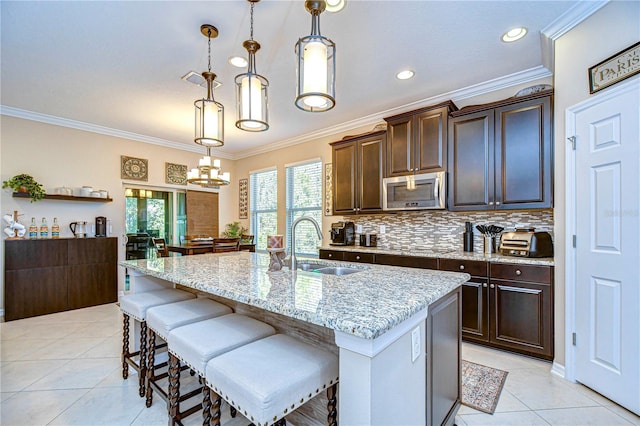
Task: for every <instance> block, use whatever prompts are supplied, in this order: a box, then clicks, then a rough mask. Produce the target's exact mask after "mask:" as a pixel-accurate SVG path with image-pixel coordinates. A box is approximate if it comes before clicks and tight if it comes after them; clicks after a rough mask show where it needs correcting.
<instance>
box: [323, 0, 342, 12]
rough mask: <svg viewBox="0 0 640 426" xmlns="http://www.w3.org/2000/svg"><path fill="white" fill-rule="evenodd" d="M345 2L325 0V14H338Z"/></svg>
mask: <svg viewBox="0 0 640 426" xmlns="http://www.w3.org/2000/svg"><path fill="white" fill-rule="evenodd" d="M345 3H346V0H326V5H327V6H326V11H327V12H334V13H335V12H340V11H341V10H342V9H344V5H345Z"/></svg>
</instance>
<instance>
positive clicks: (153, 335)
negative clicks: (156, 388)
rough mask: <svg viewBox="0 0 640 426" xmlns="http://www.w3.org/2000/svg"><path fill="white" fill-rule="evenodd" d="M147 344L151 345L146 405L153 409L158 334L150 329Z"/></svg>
mask: <svg viewBox="0 0 640 426" xmlns="http://www.w3.org/2000/svg"><path fill="white" fill-rule="evenodd" d="M148 330H149V331H148V333H147V342H148V344H149V348H148V349H147V350H148V351H149V356H148V357H147V383H146V395H147V400H146V401H145V404H146V406H147V407H151V404H153V389H152V387H151V385H150V383H151V382H152V381H153V377H154V375H155V369H154V365H156V333H155V332H154V331H153V330H152V329H150V328H149V329H148Z"/></svg>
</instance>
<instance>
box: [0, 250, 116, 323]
mask: <svg viewBox="0 0 640 426" xmlns="http://www.w3.org/2000/svg"><path fill="white" fill-rule="evenodd" d="M117 242H118V239H117V238H115V237H109V238H84V239H71V238H69V239H67V238H61V239H55V240H54V239H51V240H5V273H4V305H5V314H4V318H5V320H6V321H11V320H16V319H20V318H28V317H33V316H37V315H44V314H50V313H54V312H60V311H66V310H70V309H77V308H84V307H88V306H94V305H101V304H103V303H113V302H115V301H117V299H118V278H117V257H118V246H117V244H118V243H117Z"/></svg>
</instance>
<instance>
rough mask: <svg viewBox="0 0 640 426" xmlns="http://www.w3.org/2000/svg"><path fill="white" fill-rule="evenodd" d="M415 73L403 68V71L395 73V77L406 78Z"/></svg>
mask: <svg viewBox="0 0 640 426" xmlns="http://www.w3.org/2000/svg"><path fill="white" fill-rule="evenodd" d="M415 74H416V73H414V72H413V71H411V70H403V71H400V72H399V73H398V74H396V78H397V79H398V80H408V79H410V78H411V77H413V76H414V75H415Z"/></svg>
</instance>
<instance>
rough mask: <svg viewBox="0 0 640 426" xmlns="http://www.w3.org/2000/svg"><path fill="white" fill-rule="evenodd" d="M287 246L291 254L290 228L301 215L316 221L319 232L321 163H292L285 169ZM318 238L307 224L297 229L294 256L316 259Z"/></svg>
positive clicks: (300, 225)
mask: <svg viewBox="0 0 640 426" xmlns="http://www.w3.org/2000/svg"><path fill="white" fill-rule="evenodd" d="M286 191H287V205H286V211H287V230H286V245H287V249H288V252H289V253H290V252H291V235H290V234H291V225H292V224H293V222H294V221H295V220H296V219H298V218H299V217H302V216H309V217H312V218H313V219H315V220H316V222H318V225H320V229H321V230H322V161H316V160H314V161H312V162H308V163H302V164H295V165H292V166H289V167H287V168H286ZM319 243H320V241H319V240H318V235H317V232H316V229H315V227H314V226H313V225H312V224H311V223H309V222H301V223H300V224H299V225H298V226H297V227H296V255H307V256H317V255H318V244H319Z"/></svg>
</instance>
